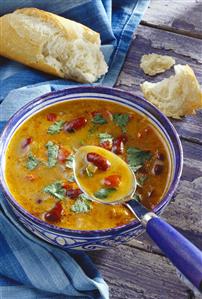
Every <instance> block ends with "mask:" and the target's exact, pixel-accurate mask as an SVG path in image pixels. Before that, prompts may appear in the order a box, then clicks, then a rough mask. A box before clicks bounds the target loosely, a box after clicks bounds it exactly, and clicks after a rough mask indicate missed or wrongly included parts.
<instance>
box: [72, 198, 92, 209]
mask: <svg viewBox="0 0 202 299" xmlns="http://www.w3.org/2000/svg"><path fill="white" fill-rule="evenodd" d="M91 208H92V206H91V204H90V200H89V198H88V197H87V196H86V195H85V194H81V195H80V196H79V198H78V199H77V200H76V201H75V203H74V204H73V205H72V206H71V211H72V212H74V213H87V212H88V211H90V210H91Z"/></svg>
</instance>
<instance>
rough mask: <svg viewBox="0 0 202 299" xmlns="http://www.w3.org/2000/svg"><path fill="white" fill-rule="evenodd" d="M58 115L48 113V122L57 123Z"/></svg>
mask: <svg viewBox="0 0 202 299" xmlns="http://www.w3.org/2000/svg"><path fill="white" fill-rule="evenodd" d="M56 119H57V115H56V114H55V113H48V114H47V120H48V121H56Z"/></svg>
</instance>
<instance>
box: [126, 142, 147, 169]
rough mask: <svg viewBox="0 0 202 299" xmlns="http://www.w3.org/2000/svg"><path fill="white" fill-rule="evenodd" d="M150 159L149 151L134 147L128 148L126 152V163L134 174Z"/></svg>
mask: <svg viewBox="0 0 202 299" xmlns="http://www.w3.org/2000/svg"><path fill="white" fill-rule="evenodd" d="M150 158H151V153H150V152H149V151H143V150H140V149H138V148H135V147H129V148H128V150H127V161H128V164H129V166H130V167H131V168H132V170H133V171H134V172H135V171H137V170H138V169H139V168H141V167H142V165H143V164H144V162H145V161H146V160H149V159H150Z"/></svg>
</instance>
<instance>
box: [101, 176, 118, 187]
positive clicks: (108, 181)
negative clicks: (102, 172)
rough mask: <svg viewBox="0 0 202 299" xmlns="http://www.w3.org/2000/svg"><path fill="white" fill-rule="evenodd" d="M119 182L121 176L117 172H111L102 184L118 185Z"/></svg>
mask: <svg viewBox="0 0 202 299" xmlns="http://www.w3.org/2000/svg"><path fill="white" fill-rule="evenodd" d="M120 182H121V177H120V175H118V174H113V175H110V176H108V177H106V178H105V179H104V185H105V186H107V187H114V188H116V187H118V186H119V185H120Z"/></svg>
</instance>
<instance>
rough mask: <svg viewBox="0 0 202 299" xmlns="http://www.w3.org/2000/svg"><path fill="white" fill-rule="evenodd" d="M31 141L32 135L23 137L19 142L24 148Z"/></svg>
mask: <svg viewBox="0 0 202 299" xmlns="http://www.w3.org/2000/svg"><path fill="white" fill-rule="evenodd" d="M32 141H33V139H32V137H28V138H25V139H23V141H22V143H21V147H22V148H26V147H27V146H28V145H29V144H30V143H32Z"/></svg>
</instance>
